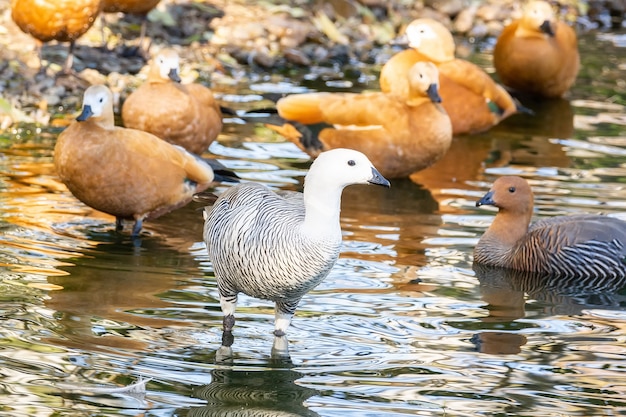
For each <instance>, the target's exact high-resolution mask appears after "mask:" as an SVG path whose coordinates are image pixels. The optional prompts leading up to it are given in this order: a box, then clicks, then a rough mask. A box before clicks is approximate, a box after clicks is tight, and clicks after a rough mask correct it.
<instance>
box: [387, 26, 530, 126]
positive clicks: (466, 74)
mask: <svg viewBox="0 0 626 417" xmlns="http://www.w3.org/2000/svg"><path fill="white" fill-rule="evenodd" d="M406 36H407V38H408V41H409V46H410V47H411V48H410V49H407V50H405V51H402V52H400V53H398V54H396V55H394V56H393V57H391V59H390V60H389V61H388V62H387V63H386V64H385V65H384V66H383V68H382V70H381V73H380V88H381V90H382V91H383V92H387V93H391V94H396V95H400V96H404V95H405V94H406V91H407V89H408V83H407V77H406V73H407V72H408V71H409V69H410V68H411V66H412V65H413V64H415V63H416V62H418V61H430V62H433V63H434V64H436V65H437V68H438V69H439V81H440V93H441V98H442V104H443V107H444V108H445V109H446V112H447V113H448V115H449V116H450V120H451V121H452V128H453V132H454V134H462V133H476V132H480V131H484V130H487V129H489V128H490V127H492V126H494V125H496V124H497V123H499V122H500V121H501V120H503V119H505V118H506V117H508V116H510V115H512V114H514V113H516V112H517V110H518V108H517V104H516V103H515V101H514V100H513V98H512V97H511V96H510V95H509V93H507V92H506V90H504V88H502V86H500V85H498V84H497V83H496V82H494V81H493V79H492V78H491V77H490V76H489V75H488V74H487V73H485V72H484V71H483V70H482V69H481V68H480V67H478V66H477V65H474V64H472V63H471V62H469V61H465V60H462V59H458V58H455V56H454V49H455V45H454V38H453V37H452V34H451V33H450V31H449V30H448V29H446V27H445V26H443V25H442V24H441V23H439V22H437V21H435V20H432V19H417V20H414V21H413V22H411V24H409V26H408V27H407V29H406Z"/></svg>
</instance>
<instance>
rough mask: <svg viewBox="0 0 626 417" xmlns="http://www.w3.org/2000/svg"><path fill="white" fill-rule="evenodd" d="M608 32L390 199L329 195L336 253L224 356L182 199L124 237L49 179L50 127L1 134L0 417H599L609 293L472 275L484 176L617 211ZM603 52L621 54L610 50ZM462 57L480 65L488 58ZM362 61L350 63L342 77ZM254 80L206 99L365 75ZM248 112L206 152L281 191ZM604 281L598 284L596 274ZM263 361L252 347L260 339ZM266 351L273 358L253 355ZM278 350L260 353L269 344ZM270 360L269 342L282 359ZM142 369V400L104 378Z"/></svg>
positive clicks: (206, 270) (249, 325) (259, 101)
mask: <svg viewBox="0 0 626 417" xmlns="http://www.w3.org/2000/svg"><path fill="white" fill-rule="evenodd" d="M620 39H623V36H622V37H621V38H620V37H619V36H617V35H607V34H597V35H596V34H592V35H589V36H587V37H585V38H584V39H582V40H581V50H582V52H583V73H582V74H581V76H580V78H579V82H578V85H577V86H576V87H575V88H574V90H573V91H572V96H571V100H570V101H565V100H559V101H555V102H550V103H533V102H524V104H526V105H527V106H528V107H531V108H533V109H534V110H535V112H536V115H535V116H532V117H531V116H525V115H519V116H514V117H512V118H510V119H509V120H507V121H506V122H505V123H502V124H501V125H499V126H497V127H496V128H494V129H492V130H491V131H489V132H487V133H484V134H480V135H475V136H471V137H458V138H456V139H455V141H454V144H453V146H452V149H451V150H450V152H449V153H448V154H447V155H446V157H445V158H444V160H442V161H440V163H438V164H437V165H436V166H434V167H432V169H429V170H427V171H423V172H421V173H420V174H419V175H416V176H415V177H414V178H413V181H411V180H400V181H398V180H396V181H393V182H392V187H391V189H388V190H387V189H381V188H379V187H366V186H354V187H351V188H348V189H347V190H346V191H345V193H344V198H343V210H342V227H343V230H344V248H343V251H342V256H341V258H340V260H339V262H338V264H337V265H336V267H335V268H334V269H333V271H332V273H331V275H330V276H329V277H328V278H327V279H326V280H325V281H324V282H323V283H322V284H321V285H320V286H319V287H318V288H317V289H315V290H314V291H313V292H311V293H310V294H308V295H307V296H305V298H304V299H303V301H302V303H301V305H300V308H299V310H298V312H297V314H296V317H295V319H294V321H293V323H292V326H291V327H290V329H289V333H288V339H289V340H288V348H289V352H290V357H289V358H287V357H286V356H285V355H284V353H285V352H284V348H285V346H284V344H285V343H286V341H285V340H284V339H277V340H274V336H273V335H272V334H271V332H272V330H273V307H272V305H270V304H269V303H267V302H264V301H260V300H255V299H252V298H248V297H245V296H243V297H241V299H240V303H239V306H238V310H237V314H238V321H237V325H236V327H235V331H234V335H235V341H234V345H233V354H234V358H233V359H232V361H226V362H222V361H220V360H219V357H218V356H219V354H217V349H218V347H219V345H220V342H221V312H220V308H219V302H218V295H217V289H216V285H215V280H214V278H213V275H212V268H211V264H210V262H209V260H208V258H207V255H206V253H205V249H204V245H203V243H202V242H201V228H202V220H201V215H200V213H199V211H198V207H197V206H195V205H193V204H192V205H189V206H187V207H185V208H183V209H180V210H178V211H176V212H174V213H171V214H169V215H167V216H165V217H162V218H161V219H158V220H156V221H153V222H149V223H146V224H145V233H144V235H143V236H142V238H141V240H140V242H138V243H135V244H133V242H132V241H131V240H130V238H129V237H128V233H126V234H122V235H120V234H117V233H115V232H114V230H113V226H114V225H113V221H112V218H111V217H109V216H106V215H103V214H100V213H97V212H94V211H93V210H91V209H89V208H88V207H85V206H84V205H82V204H80V203H78V202H77V201H76V200H75V199H74V198H73V197H72V196H71V194H69V193H68V191H67V190H66V189H65V188H64V187H63V186H62V184H60V183H59V182H58V180H57V179H56V176H55V173H54V168H53V166H52V158H51V157H52V149H53V147H54V142H55V138H56V135H57V134H58V131H49V130H45V129H44V130H39V129H37V128H34V127H29V126H21V127H17V128H15V129H14V130H12V131H10V132H5V133H4V134H3V135H2V136H0V152H1V156H0V201H1V202H2V210H1V211H0V245H1V246H0V271H1V272H0V274H1V280H0V287H1V290H0V297H1V300H2V302H1V303H0V315H1V317H2V322H1V325H0V332H1V333H2V334H1V336H0V363H1V366H0V393H2V395H0V414H2V415H10V416H50V415H55V416H65V415H67V416H69V415H72V416H75V415H99V416H112V415H129V416H131V415H132V416H134V415H142V416H220V415H239V416H252V415H270V416H368V415H371V416H381V415H390V416H400V415H424V416H428V415H446V416H475V415H529V416H530V415H532V416H555V415H572V416H573V415H577V416H591V415H616V414H623V413H626V400H624V394H625V391H626V373H625V371H626V367H625V365H624V359H626V348H625V347H624V346H626V345H625V343H624V342H625V341H626V292H624V291H621V292H620V290H621V288H620V286H621V284H620V283H605V284H606V285H602V286H598V287H597V288H589V287H586V288H585V291H581V290H580V289H579V288H577V286H576V285H567V284H566V283H562V282H561V283H559V282H545V281H541V282H537V280H534V279H532V277H524V276H503V275H502V274H498V273H493V271H485V270H476V271H474V270H473V268H472V258H471V253H472V248H473V246H474V244H475V243H476V241H477V239H478V237H479V236H480V234H481V233H482V232H483V231H484V230H485V228H486V227H487V225H488V224H489V222H490V221H491V219H492V217H493V215H494V211H493V210H489V209H485V208H480V209H478V208H476V207H475V201H476V200H477V199H478V198H479V197H480V196H482V195H483V194H484V193H485V192H486V190H487V189H488V187H489V185H490V184H491V182H493V180H494V179H495V178H497V177H498V176H499V175H503V174H510V173H514V174H519V175H523V176H524V177H526V178H528V179H529V180H530V181H531V183H532V185H533V187H534V189H535V193H536V206H537V207H536V215H537V217H540V216H545V215H557V214H569V213H582V212H603V213H607V214H610V215H615V216H618V217H622V218H625V219H626V189H625V186H624V178H625V177H626V176H625V173H626V168H625V164H626V116H625V114H626V112H625V111H624V106H625V105H626V65H625V64H624V58H623V57H624V56H626V55H625V50H624V44H623V41H622V42H621V44H620ZM620 45H621V46H620ZM472 59H474V60H475V61H476V62H479V63H481V64H483V65H485V66H488V62H489V60H488V55H486V54H485V55H483V54H477V55H475V56H473V57H472ZM360 70H363V71H364V72H366V74H367V73H368V72H369V71H370V69H364V68H360ZM330 72H331V71H330V70H327V71H324V70H323V69H316V74H317V76H307V77H295V78H294V80H295V81H294V80H289V79H287V78H283V77H280V76H269V75H258V74H257V75H256V76H252V77H251V78H250V79H249V80H243V81H242V82H241V83H240V84H238V85H235V86H233V85H231V84H228V83H226V82H224V83H219V80H217V81H216V83H215V90H216V92H217V93H218V94H220V97H221V98H222V100H223V102H224V104H225V105H228V106H230V107H233V108H236V109H239V110H248V109H252V108H262V107H265V106H267V105H268V103H270V102H268V101H267V100H266V99H264V98H263V95H264V94H268V93H270V94H272V93H278V94H280V93H284V92H298V91H301V88H300V86H302V85H304V86H306V87H307V88H317V89H327V90H330V91H335V90H337V89H344V88H346V87H349V88H351V89H353V90H364V89H368V88H376V81H375V78H374V77H373V76H371V75H363V76H360V77H358V76H357V77H353V78H352V79H351V85H347V84H346V83H338V82H337V78H340V77H337V76H328V73H330ZM263 121H264V120H263V118H262V117H259V119H258V122H255V121H254V120H253V121H249V122H248V123H245V124H243V123H242V121H241V120H238V119H236V118H233V119H229V120H228V122H227V124H226V126H225V129H224V133H223V135H222V136H221V137H220V140H219V143H216V144H214V145H213V146H212V147H211V149H210V150H211V152H212V153H214V154H216V155H218V156H219V157H220V159H221V160H222V161H223V162H225V163H226V164H227V165H228V166H229V167H231V168H233V169H235V170H236V171H237V172H238V173H240V176H242V177H243V178H245V179H251V180H255V181H260V182H263V183H267V184H271V185H272V186H275V187H278V188H285V189H299V187H300V186H301V182H302V176H303V174H304V173H305V172H306V168H307V167H308V165H309V163H310V162H309V160H308V158H307V157H306V156H305V155H304V154H302V153H300V151H298V150H297V149H296V148H295V146H293V145H291V144H289V143H285V142H283V141H282V139H281V138H280V137H278V136H276V135H273V134H272V133H270V132H269V131H268V130H267V129H266V128H264V127H263V126H262V122H263ZM613 284H615V285H613ZM273 345H275V346H274V347H275V348H276V349H274V351H272V347H273ZM272 352H273V353H274V354H272ZM276 353H279V354H276ZM281 353H282V354H281ZM142 379H143V380H148V381H147V384H146V386H145V388H146V389H145V392H141V390H137V391H138V392H124V391H122V390H120V388H122V387H125V386H127V385H130V384H133V383H135V382H137V381H138V380H142Z"/></svg>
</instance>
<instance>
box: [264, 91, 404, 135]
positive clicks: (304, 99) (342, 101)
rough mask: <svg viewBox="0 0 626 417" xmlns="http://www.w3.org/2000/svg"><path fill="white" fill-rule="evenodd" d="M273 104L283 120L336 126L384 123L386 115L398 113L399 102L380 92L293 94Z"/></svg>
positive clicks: (386, 122) (399, 111)
mask: <svg viewBox="0 0 626 417" xmlns="http://www.w3.org/2000/svg"><path fill="white" fill-rule="evenodd" d="M276 107H277V109H278V114H279V115H280V116H281V117H283V118H285V119H286V120H293V121H297V122H300V123H304V124H315V123H328V124H332V125H340V126H373V125H386V124H388V123H390V120H389V119H390V116H393V115H398V114H400V113H402V110H401V109H400V107H402V104H401V103H400V102H398V101H396V100H392V99H390V98H389V97H388V96H387V95H385V94H382V93H364V94H353V93H345V94H337V93H309V94H294V95H291V96H287V97H285V98H282V99H281V100H280V101H279V102H278V103H277V106H276ZM335 127H337V126H335Z"/></svg>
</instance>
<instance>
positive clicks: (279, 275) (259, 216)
mask: <svg viewBox="0 0 626 417" xmlns="http://www.w3.org/2000/svg"><path fill="white" fill-rule="evenodd" d="M303 222H304V201H303V198H302V194H301V193H289V194H286V195H283V196H281V195H278V194H276V193H275V192H273V191H272V190H270V189H269V188H267V187H265V186H264V185H261V184H255V183H245V184H239V185H237V186H235V187H231V188H230V189H228V190H227V191H225V192H224V193H223V194H222V195H221V196H220V197H219V198H218V200H217V201H216V202H215V205H214V206H213V207H212V208H211V209H210V210H209V212H208V214H207V219H206V222H205V226H204V235H205V241H206V242H210V244H208V247H207V249H208V253H209V258H210V259H211V260H212V262H213V265H214V268H215V274H216V276H217V277H218V286H219V290H220V294H221V295H222V296H223V297H230V296H232V295H234V294H237V293H238V292H242V293H244V294H247V295H250V296H252V297H256V298H261V299H267V300H272V301H274V302H294V301H299V300H300V298H301V297H302V296H303V295H304V294H306V293H307V292H308V291H310V290H311V289H313V288H314V287H316V286H317V285H318V284H319V283H320V282H321V281H322V280H323V279H324V278H325V277H326V276H327V275H328V273H329V272H330V270H331V268H332V267H333V265H334V264H335V262H336V260H337V258H338V256H339V248H340V245H341V230H340V229H339V225H337V228H336V230H335V231H334V233H332V234H330V235H326V236H324V237H320V238H312V237H310V236H306V235H305V234H304V233H303V232H302V230H301V228H300V227H299V226H300V225H301V224H302V223H303ZM265 253H271V254H272V256H271V257H267V256H263V255H262V254H265ZM255 254H256V255H257V256H255Z"/></svg>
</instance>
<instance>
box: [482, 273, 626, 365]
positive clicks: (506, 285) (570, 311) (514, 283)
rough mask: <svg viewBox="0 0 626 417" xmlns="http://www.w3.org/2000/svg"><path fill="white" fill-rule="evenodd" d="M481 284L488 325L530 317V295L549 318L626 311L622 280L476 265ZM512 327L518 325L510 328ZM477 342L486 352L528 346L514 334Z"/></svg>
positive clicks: (513, 350) (488, 335)
mask: <svg viewBox="0 0 626 417" xmlns="http://www.w3.org/2000/svg"><path fill="white" fill-rule="evenodd" d="M473 269H474V272H475V273H476V277H477V278H478V281H479V282H480V292H481V296H482V299H483V300H484V301H485V302H486V303H487V304H488V305H487V307H486V309H487V310H488V311H489V315H488V316H487V317H485V318H483V321H484V322H487V323H502V324H503V326H505V327H506V324H507V323H508V324H509V325H510V322H514V321H516V320H518V319H523V318H525V316H526V296H527V297H528V299H530V300H533V301H536V302H537V301H538V302H541V303H542V304H544V305H545V310H546V311H545V313H546V314H548V315H570V316H573V315H580V314H582V313H583V310H585V309H592V308H601V309H618V310H622V309H625V308H626V296H624V295H621V294H619V293H618V291H619V290H620V289H622V288H624V286H626V279H622V280H603V279H595V280H580V279H578V278H553V277H547V276H543V275H538V274H534V273H530V272H526V271H515V270H512V269H502V268H493V267H489V266H485V265H479V264H474V265H473ZM510 327H511V328H513V327H515V326H510ZM473 341H474V343H475V344H476V345H477V346H478V348H479V350H480V351H481V352H484V353H497V354H508V353H519V352H520V347H521V346H522V345H523V344H525V343H526V338H525V337H524V336H523V335H521V334H516V333H512V332H491V331H487V332H481V333H480V334H479V335H478V336H477V337H475V338H474V340H473Z"/></svg>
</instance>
